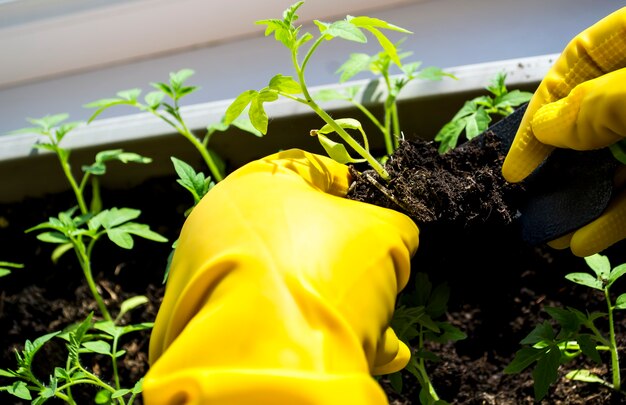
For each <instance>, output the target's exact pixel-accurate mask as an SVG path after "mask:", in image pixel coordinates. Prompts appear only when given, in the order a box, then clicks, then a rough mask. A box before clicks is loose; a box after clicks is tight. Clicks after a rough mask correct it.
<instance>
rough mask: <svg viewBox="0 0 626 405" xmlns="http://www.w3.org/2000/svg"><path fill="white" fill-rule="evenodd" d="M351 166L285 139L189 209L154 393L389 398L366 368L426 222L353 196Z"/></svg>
mask: <svg viewBox="0 0 626 405" xmlns="http://www.w3.org/2000/svg"><path fill="white" fill-rule="evenodd" d="M349 183H350V175H349V172H348V168H347V167H346V166H345V165H341V164H338V163H336V162H334V161H332V160H331V159H329V158H326V157H324V156H318V155H315V154H311V153H306V152H303V151H300V150H289V151H285V152H281V153H278V154H275V155H272V156H269V157H267V158H264V159H261V160H257V161H254V162H252V163H249V164H247V165H245V166H243V167H242V168H240V169H238V170H237V171H235V172H233V173H232V174H230V175H229V176H228V177H227V178H226V179H225V180H223V181H222V182H220V183H218V184H217V185H216V186H215V187H214V188H213V189H212V190H211V191H210V192H209V193H208V194H207V195H206V196H205V197H204V198H203V199H202V201H201V202H200V203H199V205H198V206H197V207H195V208H194V210H193V212H192V213H191V215H190V216H189V217H188V219H187V221H186V222H185V225H184V227H183V230H182V232H181V236H180V239H179V242H178V246H177V248H176V252H175V255H174V258H173V261H172V265H171V270H170V275H169V280H168V282H167V286H166V291H165V297H164V299H163V303H162V305H161V307H160V309H159V313H158V315H157V318H156V322H155V325H154V330H153V332H152V336H151V341H150V364H151V368H150V370H149V372H148V373H147V375H146V377H145V380H144V383H143V395H144V399H145V403H146V404H147V405H159V404H172V405H173V404H211V405H219V404H229V405H230V404H237V405H245V404H254V405H262V404H272V405H277V404H290V405H291V404H320V405H322V404H324V405H329V404H342V405H343V404H346V403H353V404H363V405H369V404H387V399H386V396H385V394H384V391H383V390H382V389H381V387H380V386H379V385H378V383H377V382H376V381H375V380H374V379H373V378H372V377H371V374H379V373H389V372H394V371H397V370H400V369H401V368H403V367H404V366H405V365H406V363H407V362H408V360H409V357H410V352H409V349H408V348H407V347H406V346H405V345H404V344H402V343H401V342H400V341H399V340H398V339H397V337H396V335H395V334H394V333H393V331H392V330H391V329H390V328H389V327H388V325H389V322H390V320H391V317H392V314H393V309H394V305H395V300H396V296H397V294H398V292H399V291H400V290H401V289H402V288H403V287H404V286H405V284H406V283H407V281H408V278H409V272H410V258H411V256H412V255H413V253H414V252H415V250H416V249H417V245H418V229H417V227H416V225H415V224H414V223H413V222H412V221H411V220H410V219H409V218H408V217H407V216H405V215H403V214H400V213H398V212H396V211H393V210H389V209H384V208H380V207H377V206H374V205H371V204H366V203H362V202H357V201H353V200H348V199H346V198H344V197H345V195H346V193H347V190H348V186H349Z"/></svg>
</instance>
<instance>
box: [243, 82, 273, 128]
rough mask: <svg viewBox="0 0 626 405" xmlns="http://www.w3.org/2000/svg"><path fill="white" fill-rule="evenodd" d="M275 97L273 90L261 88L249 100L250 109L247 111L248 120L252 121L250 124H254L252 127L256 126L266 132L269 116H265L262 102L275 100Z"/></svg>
mask: <svg viewBox="0 0 626 405" xmlns="http://www.w3.org/2000/svg"><path fill="white" fill-rule="evenodd" d="M277 99H278V94H276V93H275V92H274V91H269V90H261V91H260V92H258V93H257V94H256V96H255V97H254V98H253V99H252V100H251V101H250V110H249V111H248V116H249V117H250V122H251V123H252V126H254V128H256V129H257V130H258V131H259V132H261V133H262V134H264V135H265V134H266V133H267V125H268V123H269V118H268V117H267V113H266V112H265V107H264V106H263V103H266V102H271V101H275V100H277Z"/></svg>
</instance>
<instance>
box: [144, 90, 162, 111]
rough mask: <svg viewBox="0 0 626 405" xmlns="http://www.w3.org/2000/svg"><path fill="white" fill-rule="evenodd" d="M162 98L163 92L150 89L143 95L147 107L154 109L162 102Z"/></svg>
mask: <svg viewBox="0 0 626 405" xmlns="http://www.w3.org/2000/svg"><path fill="white" fill-rule="evenodd" d="M163 98H165V94H164V93H163V92H160V91H151V92H149V93H148V94H146V96H145V97H144V101H145V103H146V105H147V106H148V108H150V109H152V110H156V109H157V108H159V106H160V105H161V103H162V102H163Z"/></svg>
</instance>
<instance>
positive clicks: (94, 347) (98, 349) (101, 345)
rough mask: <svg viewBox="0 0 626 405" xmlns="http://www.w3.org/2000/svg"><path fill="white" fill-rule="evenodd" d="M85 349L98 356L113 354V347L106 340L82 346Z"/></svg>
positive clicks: (86, 343) (85, 343)
mask: <svg viewBox="0 0 626 405" xmlns="http://www.w3.org/2000/svg"><path fill="white" fill-rule="evenodd" d="M82 346H83V347H84V348H86V349H87V350H89V351H90V352H93V353H98V354H107V355H110V354H111V345H110V344H109V343H108V342H105V341H104V340H94V341H92V342H84V343H83V344H82Z"/></svg>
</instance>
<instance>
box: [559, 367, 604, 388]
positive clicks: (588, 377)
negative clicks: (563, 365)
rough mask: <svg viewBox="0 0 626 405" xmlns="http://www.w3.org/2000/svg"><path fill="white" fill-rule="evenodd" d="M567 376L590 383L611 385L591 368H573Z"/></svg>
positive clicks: (570, 378)
mask: <svg viewBox="0 0 626 405" xmlns="http://www.w3.org/2000/svg"><path fill="white" fill-rule="evenodd" d="M565 378H567V379H569V380H574V381H584V382H588V383H597V384H602V385H606V386H611V385H610V384H608V383H607V382H606V381H604V380H603V379H602V378H600V377H598V376H597V375H596V374H594V373H593V372H591V371H590V370H573V371H570V372H569V373H567V374H566V375H565Z"/></svg>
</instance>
